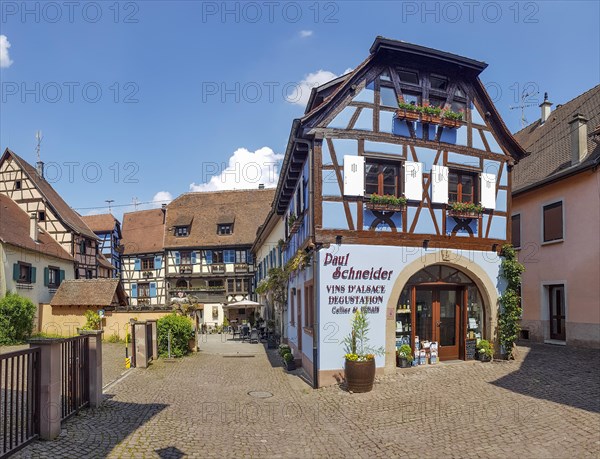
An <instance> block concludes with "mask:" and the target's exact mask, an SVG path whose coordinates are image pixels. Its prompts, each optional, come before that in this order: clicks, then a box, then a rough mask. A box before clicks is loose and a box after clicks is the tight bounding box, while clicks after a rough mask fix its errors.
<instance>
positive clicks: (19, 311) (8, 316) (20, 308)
mask: <svg viewBox="0 0 600 459" xmlns="http://www.w3.org/2000/svg"><path fill="white" fill-rule="evenodd" d="M35 311H36V307H35V305H34V304H33V303H32V302H31V300H29V299H28V298H24V297H22V296H20V295H17V294H16V293H7V294H6V296H5V297H4V298H2V299H1V300H0V345H8V344H17V343H20V342H23V341H24V340H25V339H27V338H29V337H30V336H31V333H32V332H33V318H34V317H35Z"/></svg>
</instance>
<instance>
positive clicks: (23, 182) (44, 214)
mask: <svg viewBox="0 0 600 459" xmlns="http://www.w3.org/2000/svg"><path fill="white" fill-rule="evenodd" d="M36 166H37V167H36V168H34V167H33V166H31V165H30V164H29V163H28V162H27V161H25V160H24V159H23V158H21V157H19V156H18V155H17V154H15V153H14V152H12V151H11V150H9V149H8V148H7V149H6V150H5V152H4V154H3V155H2V157H1V158H0V193H1V194H4V195H5V196H8V197H9V198H11V199H12V200H13V201H15V202H16V203H17V204H18V205H19V207H21V209H23V210H24V211H25V212H26V213H27V214H28V215H29V214H32V213H35V214H36V215H37V220H38V224H39V226H40V227H41V228H42V229H43V230H44V231H45V232H46V233H47V234H49V235H50V236H52V237H53V238H54V240H56V241H57V242H58V243H59V244H60V245H61V246H62V247H63V248H64V249H65V250H66V251H67V252H68V253H69V254H71V256H72V257H73V258H74V259H75V278H76V279H78V278H87V279H92V278H95V277H98V258H97V254H98V237H97V236H96V235H95V234H94V232H93V231H92V230H91V229H90V228H88V226H87V225H86V224H85V222H84V221H83V220H82V219H81V216H80V215H79V214H78V213H77V212H75V211H74V210H73V209H72V208H71V207H70V206H69V205H68V204H67V203H66V202H65V201H64V200H63V199H62V198H61V197H60V195H59V194H58V193H57V192H56V191H55V190H54V188H53V187H52V185H50V183H48V182H47V181H46V179H45V178H44V163H43V162H38V163H37V165H36Z"/></svg>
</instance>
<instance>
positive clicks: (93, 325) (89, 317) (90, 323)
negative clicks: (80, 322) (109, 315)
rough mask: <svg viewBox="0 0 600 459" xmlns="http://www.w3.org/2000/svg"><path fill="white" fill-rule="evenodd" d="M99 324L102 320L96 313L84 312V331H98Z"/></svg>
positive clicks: (89, 310)
mask: <svg viewBox="0 0 600 459" xmlns="http://www.w3.org/2000/svg"><path fill="white" fill-rule="evenodd" d="M100 322H102V318H101V317H100V315H99V314H98V313H97V312H96V311H92V310H91V309H88V310H87V311H85V325H84V326H83V329H84V330H100Z"/></svg>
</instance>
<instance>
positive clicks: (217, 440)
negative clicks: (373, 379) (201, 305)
mask: <svg viewBox="0 0 600 459" xmlns="http://www.w3.org/2000/svg"><path fill="white" fill-rule="evenodd" d="M248 346H253V347H252V348H248V349H252V350H251V351H250V350H249V351H248V352H244V351H243V350H240V351H236V352H235V353H229V352H225V353H217V352H210V351H202V352H200V353H197V354H194V355H192V356H190V357H187V358H185V359H182V360H179V361H176V362H166V361H164V360H161V361H158V362H155V363H154V364H153V365H151V367H150V368H149V369H146V370H142V369H135V370H133V371H132V372H131V373H129V375H128V376H127V377H126V378H124V379H123V380H121V381H119V382H117V383H116V384H114V385H113V386H111V387H110V388H109V391H108V394H107V400H106V401H105V402H104V404H103V405H102V407H100V408H99V409H96V410H84V411H83V412H82V413H81V414H80V415H78V416H75V417H73V418H72V419H70V420H69V421H67V422H66V423H65V425H64V429H63V433H62V435H61V437H60V438H59V439H57V440H56V441H52V442H35V443H33V444H32V445H30V446H28V447H26V448H25V449H24V450H22V451H21V452H20V453H18V454H17V455H16V457H19V458H30V457H31V458H36V457H48V458H63V457H64V458H86V457H89V458H101V457H111V458H129V457H135V458H181V457H197V458H207V457H215V458H216V457H218V458H224V457H236V458H239V457H268V458H270V457H328V458H329V457H336V458H337V457H365V458H367V457H368V458H372V457H382V458H383V457H386V458H387V457H432V458H439V457H444V458H446V457H460V458H463V457H486V458H487V457H492V458H501V457H502V458H505V457H535V458H561V457H565V458H566V457H569V458H572V457H594V458H597V457H599V456H600V358H599V357H600V351H591V350H574V349H569V348H563V347H552V346H548V345H532V346H531V347H521V348H520V353H519V357H518V360H517V361H512V362H492V363H479V362H461V363H448V364H438V365H435V366H428V367H418V368H410V369H402V370H401V369H398V370H397V371H396V373H395V374H392V375H388V376H385V377H383V378H381V379H380V380H378V382H377V383H376V385H375V388H374V390H373V392H371V393H368V394H350V393H347V392H345V391H343V390H342V389H340V388H339V387H328V388H324V389H320V390H313V389H310V388H309V387H308V386H306V385H305V384H304V383H303V382H302V380H301V379H300V378H298V377H297V376H295V375H292V374H287V373H286V372H285V371H284V370H283V368H281V366H280V364H279V359H278V357H277V356H276V355H275V353H274V351H265V350H263V348H262V346H261V345H256V344H255V345H248ZM201 348H202V346H201ZM230 349H233V348H230ZM250 391H260V392H270V393H272V394H273V396H272V397H270V398H256V397H252V396H251V395H249V394H248V392H250ZM259 395H263V394H259ZM264 395H268V394H264Z"/></svg>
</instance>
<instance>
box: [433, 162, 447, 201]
mask: <svg viewBox="0 0 600 459" xmlns="http://www.w3.org/2000/svg"><path fill="white" fill-rule="evenodd" d="M431 202H435V203H438V204H448V168H447V167H446V166H437V165H433V166H432V167H431Z"/></svg>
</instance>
